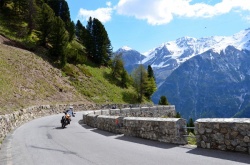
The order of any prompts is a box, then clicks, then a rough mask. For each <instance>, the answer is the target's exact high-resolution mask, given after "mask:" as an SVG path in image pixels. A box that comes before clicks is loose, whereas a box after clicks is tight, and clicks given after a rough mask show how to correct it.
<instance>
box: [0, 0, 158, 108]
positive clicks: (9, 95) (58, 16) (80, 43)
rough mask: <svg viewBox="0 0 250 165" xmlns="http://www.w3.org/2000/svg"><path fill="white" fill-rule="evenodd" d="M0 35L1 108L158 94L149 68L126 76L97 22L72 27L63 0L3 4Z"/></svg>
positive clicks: (135, 98)
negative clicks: (155, 92) (0, 41)
mask: <svg viewBox="0 0 250 165" xmlns="http://www.w3.org/2000/svg"><path fill="white" fill-rule="evenodd" d="M0 35H2V36H1V38H2V39H1V40H2V43H1V44H0V46H1V51H0V64H1V65H0V71H1V79H0V88H1V89H0V90H1V91H2V92H1V93H0V99H1V104H2V105H1V107H2V108H1V109H5V110H7V111H8V109H9V108H13V107H15V108H18V107H23V106H26V104H28V105H32V104H41V103H51V102H73V101H74V102H78V101H86V100H88V101H86V102H88V103H105V104H116V103H141V102H150V99H151V95H152V94H153V92H154V91H155V90H156V85H155V82H154V80H153V79H152V76H149V74H148V72H147V71H146V69H145V68H141V69H140V71H141V72H144V73H145V74H141V73H138V72H137V73H135V74H134V75H129V74H128V73H127V72H126V70H125V69H124V65H123V61H122V60H121V57H120V56H119V55H115V54H114V53H113V50H112V44H111V41H110V40H109V37H108V33H107V31H106V29H105V26H104V25H103V24H102V23H101V22H100V21H99V20H98V19H96V18H91V17H90V18H89V20H88V22H87V25H86V26H84V25H83V24H82V23H81V21H80V20H78V21H77V22H76V23H74V22H73V21H72V20H71V18H70V12H69V8H68V4H67V2H66V1H65V0H0ZM6 45H8V46H6ZM6 68H8V69H6ZM48 68H50V69H48ZM136 74H137V75H136ZM138 75H139V76H141V77H138ZM142 75H143V77H142ZM3 91H4V92H3Z"/></svg>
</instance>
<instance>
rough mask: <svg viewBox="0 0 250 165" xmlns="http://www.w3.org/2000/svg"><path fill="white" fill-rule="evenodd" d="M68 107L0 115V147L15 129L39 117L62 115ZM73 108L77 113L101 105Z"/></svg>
mask: <svg viewBox="0 0 250 165" xmlns="http://www.w3.org/2000/svg"><path fill="white" fill-rule="evenodd" d="M71 105H72V104H71ZM68 106H69V105H68V104H60V105H41V106H32V107H28V108H24V109H21V110H19V111H16V112H14V113H11V114H6V115H0V128H1V129H0V146H1V143H2V141H3V139H4V138H5V136H6V135H7V134H8V133H9V132H10V131H11V130H13V129H14V128H17V127H19V126H20V125H22V124H24V123H26V122H28V121H30V120H33V119H35V118H38V117H43V116H48V115H52V114H59V113H62V112H63V111H64V110H65V109H66V108H68ZM72 106H73V107H74V109H75V111H79V110H81V111H83V110H90V109H96V108H100V106H99V105H94V104H91V105H90V104H89V105H85V104H77V105H72Z"/></svg>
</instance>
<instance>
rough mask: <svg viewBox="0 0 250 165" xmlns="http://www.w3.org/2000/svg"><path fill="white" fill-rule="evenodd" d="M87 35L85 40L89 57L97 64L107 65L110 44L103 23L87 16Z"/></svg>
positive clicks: (109, 56)
mask: <svg viewBox="0 0 250 165" xmlns="http://www.w3.org/2000/svg"><path fill="white" fill-rule="evenodd" d="M87 30H88V37H87V42H86V48H87V52H88V54H89V57H90V58H91V59H92V60H93V61H94V62H95V63H96V64H98V65H99V66H101V65H104V66H109V65H110V62H111V56H112V49H113V48H112V46H111V42H110V40H109V38H108V33H107V31H106V30H105V27H104V26H103V24H102V23H101V22H100V21H99V20H98V19H96V18H94V19H93V20H92V18H91V17H90V18H89V21H88V24H87Z"/></svg>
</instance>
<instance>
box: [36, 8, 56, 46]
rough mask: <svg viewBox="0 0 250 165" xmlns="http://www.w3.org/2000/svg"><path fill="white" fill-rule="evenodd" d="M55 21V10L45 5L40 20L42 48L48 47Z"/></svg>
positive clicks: (39, 34) (39, 28)
mask: <svg viewBox="0 0 250 165" xmlns="http://www.w3.org/2000/svg"><path fill="white" fill-rule="evenodd" d="M54 19H55V15H54V12H53V10H52V9H51V8H50V7H49V6H48V5H47V4H45V3H44V4H43V5H42V8H41V13H40V14H39V18H38V30H39V33H38V36H39V43H40V45H42V46H46V44H47V41H48V36H49V34H50V32H51V28H52V25H53V22H54Z"/></svg>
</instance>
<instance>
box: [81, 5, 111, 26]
mask: <svg viewBox="0 0 250 165" xmlns="http://www.w3.org/2000/svg"><path fill="white" fill-rule="evenodd" d="M106 5H107V7H106V8H98V9H96V10H86V9H82V8H81V9H80V11H79V12H78V16H77V17H78V19H80V20H82V21H88V20H89V17H92V18H97V19H98V20H99V21H101V22H102V23H105V22H108V21H110V20H111V15H112V12H113V8H111V5H112V4H111V2H107V3H106Z"/></svg>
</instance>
